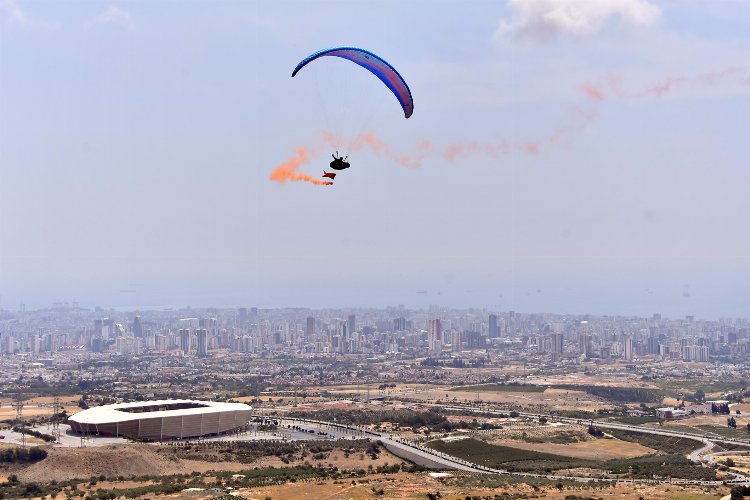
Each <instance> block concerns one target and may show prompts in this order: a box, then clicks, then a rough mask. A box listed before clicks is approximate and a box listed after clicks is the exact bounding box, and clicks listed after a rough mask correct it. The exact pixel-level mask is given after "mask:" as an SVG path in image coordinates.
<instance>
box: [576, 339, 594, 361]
mask: <svg viewBox="0 0 750 500" xmlns="http://www.w3.org/2000/svg"><path fill="white" fill-rule="evenodd" d="M578 352H579V353H580V354H583V355H584V356H586V357H587V358H590V357H591V354H592V353H593V352H594V346H593V342H592V340H591V335H589V334H587V333H581V334H580V335H579V336H578Z"/></svg>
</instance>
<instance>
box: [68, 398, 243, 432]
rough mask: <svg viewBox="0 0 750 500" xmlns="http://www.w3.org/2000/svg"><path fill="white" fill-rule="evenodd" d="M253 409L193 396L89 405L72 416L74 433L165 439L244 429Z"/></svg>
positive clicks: (70, 422) (241, 404)
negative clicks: (190, 397) (90, 406)
mask: <svg viewBox="0 0 750 500" xmlns="http://www.w3.org/2000/svg"><path fill="white" fill-rule="evenodd" d="M251 410H252V408H250V406H248V405H246V404H243V403H218V402H213V401H193V400H189V399H167V400H161V401H138V402H135V403H119V404H112V405H104V406H97V407H94V408H89V409H88V410H84V411H82V412H79V413H76V414H75V415H73V416H71V417H70V418H68V423H69V424H70V427H71V429H72V430H73V431H74V432H77V433H80V434H83V435H89V436H91V435H95V436H97V435H98V436H126V437H130V438H139V439H153V440H156V441H165V440H171V439H185V438H195V437H201V436H217V435H221V434H226V433H230V432H234V431H238V430H241V429H243V428H244V427H245V424H246V423H247V421H248V420H249V419H250V412H251Z"/></svg>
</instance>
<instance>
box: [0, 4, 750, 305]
mask: <svg viewBox="0 0 750 500" xmlns="http://www.w3.org/2000/svg"><path fill="white" fill-rule="evenodd" d="M748 26H750V1H746V0H736V1H729V0H727V1H721V0H711V1H708V0H705V1H689V0H674V1H664V2H659V1H656V0H557V1H555V0H508V1H501V0H497V1H485V2H464V1H461V2H459V1H451V2H448V1H445V2H436V1H419V2H395V1H393V2H389V1H379V2H352V1H345V2H312V1H304V2H302V1H300V2H278V1H274V2H260V1H231V2H199V1H194V2H167V1H140V2H93V1H92V2H78V1H77V2H65V1H47V2H32V1H24V0H0V305H2V306H4V307H6V308H14V309H15V308H16V307H18V304H19V303H20V302H21V301H23V302H25V303H26V304H27V306H28V307H44V306H47V305H49V304H51V303H52V302H54V301H63V300H67V301H71V300H78V301H79V302H80V303H81V304H82V305H86V306H94V305H100V306H148V305H151V306H155V305H184V304H190V305H193V306H207V305H216V306H222V305H227V306H229V305H249V306H259V307H276V306H308V307H323V306H331V307H338V306H341V307H348V306H358V305H362V306H370V305H371V306H383V305H389V304H399V303H403V304H405V305H407V306H423V305H426V304H428V303H437V304H441V305H446V306H458V307H461V306H479V307H488V308H492V309H496V310H509V309H515V310H519V311H528V312H532V311H549V312H591V313H607V314H649V315H650V314H651V313H653V312H661V313H662V314H664V315H667V316H672V317H675V316H682V315H685V314H695V315H696V316H698V317H704V318H716V317H720V316H750V193H749V191H750V189H749V188H750V159H749V158H750V132H749V121H750V120H749V118H748V117H749V116H750V30H749V29H748ZM336 45H355V46H361V47H364V48H367V49H369V50H371V51H373V52H375V53H377V54H379V55H381V56H383V57H384V58H385V59H387V60H388V61H389V62H391V63H392V64H393V65H394V66H395V67H396V68H398V70H399V71H400V72H401V74H402V75H403V76H404V78H405V79H406V80H407V82H408V83H409V85H410V87H411V90H412V94H413V96H414V102H415V108H414V115H413V116H412V117H411V118H410V119H408V120H406V119H404V117H403V113H402V111H401V108H400V106H399V105H398V103H397V102H396V100H395V98H394V97H393V95H391V94H390V92H389V91H388V89H387V88H386V87H385V86H383V85H382V84H381V83H380V82H379V81H378V80H377V79H376V78H375V77H373V76H372V75H370V74H369V73H367V72H366V71H364V70H363V69H362V68H359V67H358V66H356V65H354V64H352V63H349V62H347V61H344V60H340V59H336V58H324V59H321V60H318V61H316V62H315V63H314V64H311V65H310V66H308V67H306V68H305V69H304V70H303V71H301V72H300V74H298V75H297V77H295V78H294V79H292V78H291V77H290V76H291V72H292V69H293V68H294V66H295V65H296V64H297V63H298V62H299V61H300V60H301V59H302V58H304V57H305V56H307V55H308V54H310V53H312V52H314V51H316V50H319V49H322V48H326V47H330V46H336ZM325 132H330V133H332V134H335V135H337V136H338V137H340V138H341V141H340V142H339V143H338V146H339V148H340V149H341V150H342V152H345V153H348V154H349V155H350V156H349V160H350V162H351V163H352V167H351V168H350V169H349V170H347V171H344V172H342V173H340V174H339V176H338V177H337V179H336V182H335V185H333V186H317V185H313V184H311V183H308V182H288V183H285V184H281V183H278V182H273V181H271V180H270V179H269V175H270V173H271V171H273V170H274V168H276V167H277V166H278V165H280V164H283V163H284V162H286V161H288V160H290V159H294V158H295V156H296V155H297V148H299V147H303V148H305V151H306V153H307V154H308V158H309V162H308V163H306V164H303V165H302V166H301V167H300V169H299V173H304V174H308V175H311V176H313V177H315V178H319V177H320V175H321V174H322V170H323V168H324V167H326V166H327V163H328V162H329V161H330V153H332V152H333V150H334V149H335V145H333V144H331V143H330V142H327V141H326V140H324V139H323V134H324V133H325ZM359 134H370V135H372V136H374V137H376V138H377V140H378V141H380V142H379V143H378V144H379V145H380V147H379V148H378V149H374V148H370V147H364V148H361V149H356V148H354V147H352V142H353V141H354V140H355V138H356V136H358V135H359ZM402 164H408V165H406V166H405V165H402ZM418 291H420V292H426V293H417V292H418Z"/></svg>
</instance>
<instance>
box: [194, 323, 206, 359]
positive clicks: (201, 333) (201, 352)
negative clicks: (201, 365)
mask: <svg viewBox="0 0 750 500" xmlns="http://www.w3.org/2000/svg"><path fill="white" fill-rule="evenodd" d="M196 333H197V334H198V356H200V357H205V356H208V330H207V329H205V328H201V329H200V330H198V331H196Z"/></svg>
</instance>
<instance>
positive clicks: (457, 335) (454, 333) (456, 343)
mask: <svg viewBox="0 0 750 500" xmlns="http://www.w3.org/2000/svg"><path fill="white" fill-rule="evenodd" d="M460 350H461V332H460V331H458V330H451V351H453V352H458V351H460Z"/></svg>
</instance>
